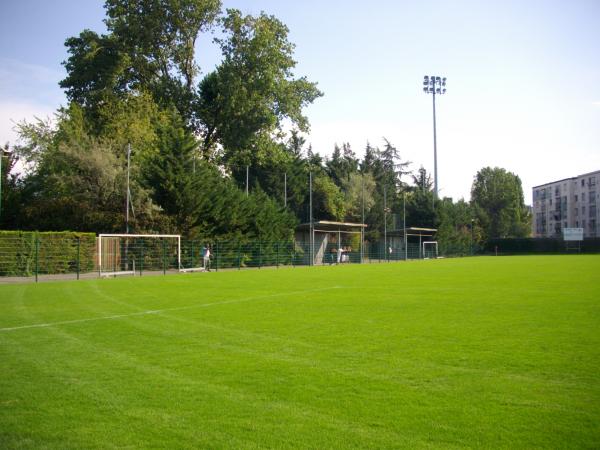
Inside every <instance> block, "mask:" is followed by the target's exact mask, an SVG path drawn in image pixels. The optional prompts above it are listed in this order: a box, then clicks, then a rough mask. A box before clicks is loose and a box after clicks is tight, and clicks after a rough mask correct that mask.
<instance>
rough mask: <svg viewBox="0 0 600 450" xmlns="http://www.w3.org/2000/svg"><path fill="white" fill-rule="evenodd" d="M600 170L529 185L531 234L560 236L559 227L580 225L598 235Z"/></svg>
mask: <svg viewBox="0 0 600 450" xmlns="http://www.w3.org/2000/svg"><path fill="white" fill-rule="evenodd" d="M599 185H600V170H598V171H596V172H590V173H584V174H583V175H579V176H576V177H573V178H565V179H564V180H559V181H553V182H551V183H547V184H542V185H540V186H535V187H534V188H533V224H532V225H533V229H532V234H533V236H534V237H560V236H562V229H563V228H583V236H584V237H600V227H599V226H598V224H599V223H600V210H599V209H598V207H597V205H598V204H599V203H600V192H599V190H598V189H597V187H598V186H599Z"/></svg>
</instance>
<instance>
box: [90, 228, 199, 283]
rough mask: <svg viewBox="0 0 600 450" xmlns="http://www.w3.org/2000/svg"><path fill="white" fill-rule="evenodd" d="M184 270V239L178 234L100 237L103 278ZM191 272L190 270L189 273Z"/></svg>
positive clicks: (100, 261)
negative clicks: (144, 272)
mask: <svg viewBox="0 0 600 450" xmlns="http://www.w3.org/2000/svg"><path fill="white" fill-rule="evenodd" d="M173 268H175V269H177V270H181V236H180V235H178V234H100V235H98V272H99V274H100V276H117V275H135V273H136V270H137V271H139V272H140V273H141V272H142V271H143V270H146V271H152V270H154V271H163V272H166V271H167V270H169V269H173ZM188 270H189V269H188Z"/></svg>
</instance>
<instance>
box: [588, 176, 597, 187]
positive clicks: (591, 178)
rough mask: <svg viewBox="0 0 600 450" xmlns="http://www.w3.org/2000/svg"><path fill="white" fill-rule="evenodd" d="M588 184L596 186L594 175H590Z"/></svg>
mask: <svg viewBox="0 0 600 450" xmlns="http://www.w3.org/2000/svg"><path fill="white" fill-rule="evenodd" d="M588 184H589V185H590V186H596V177H590V179H589V180H588Z"/></svg>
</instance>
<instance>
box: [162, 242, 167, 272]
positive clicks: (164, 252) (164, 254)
mask: <svg viewBox="0 0 600 450" xmlns="http://www.w3.org/2000/svg"><path fill="white" fill-rule="evenodd" d="M162 248H163V275H166V274H167V241H163V245H162Z"/></svg>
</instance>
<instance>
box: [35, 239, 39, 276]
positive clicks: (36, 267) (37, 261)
mask: <svg viewBox="0 0 600 450" xmlns="http://www.w3.org/2000/svg"><path fill="white" fill-rule="evenodd" d="M39 247H40V241H39V238H38V237H37V236H36V237H35V282H36V283H37V282H38V272H39V270H40V266H39V253H40V250H39Z"/></svg>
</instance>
